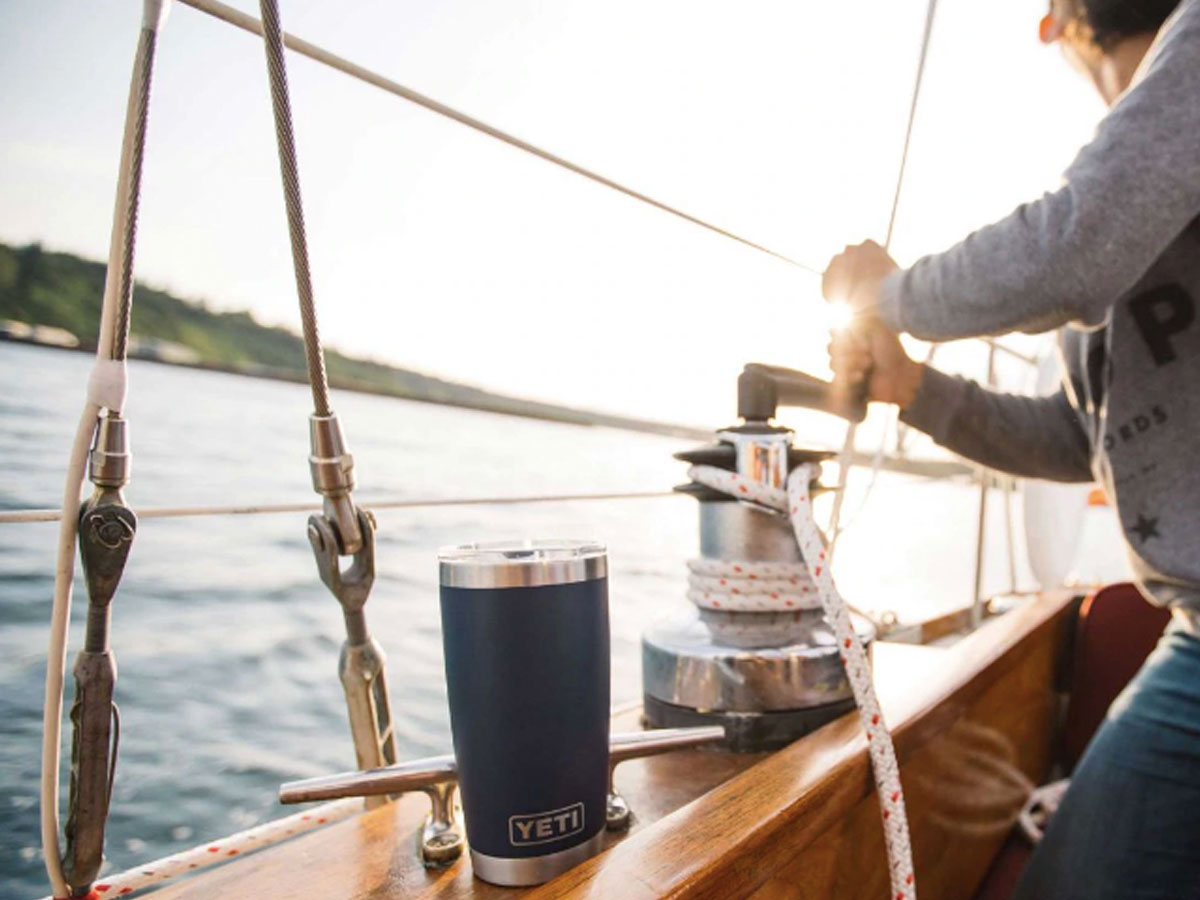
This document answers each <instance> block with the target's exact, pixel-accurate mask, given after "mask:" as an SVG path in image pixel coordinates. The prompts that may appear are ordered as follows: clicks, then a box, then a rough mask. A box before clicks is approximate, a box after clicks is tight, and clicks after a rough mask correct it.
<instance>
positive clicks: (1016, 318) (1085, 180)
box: [877, 0, 1200, 340]
mask: <svg viewBox="0 0 1200 900" xmlns="http://www.w3.org/2000/svg"><path fill="white" fill-rule="evenodd" d="M1065 177H1066V183H1065V184H1064V185H1063V187H1062V188H1060V189H1059V190H1058V191H1055V192H1054V193H1050V194H1046V195H1045V196H1044V197H1042V198H1041V199H1040V200H1037V201H1034V202H1032V203H1027V204H1025V205H1023V206H1021V207H1019V208H1018V209H1017V210H1016V211H1015V212H1014V213H1013V214H1012V215H1010V216H1008V217H1007V218H1006V219H1003V220H1001V221H999V222H997V223H995V224H994V225H990V226H988V227H986V228H983V229H981V230H979V231H977V232H975V233H974V234H972V235H971V236H970V237H968V238H967V239H966V240H965V241H963V242H962V243H960V244H958V245H957V246H955V247H953V248H951V249H950V250H948V251H947V252H945V253H941V254H937V255H935V256H927V257H925V258H924V259H922V260H920V261H918V262H917V263H916V265H914V266H913V267H912V268H911V269H908V270H906V271H897V272H895V273H893V274H891V275H889V276H888V277H887V278H886V279H884V281H883V282H882V284H881V285H880V289H879V294H878V297H877V303H878V308H877V312H878V315H879V317H880V318H881V319H882V320H883V321H884V322H885V323H886V324H887V325H889V326H890V327H891V328H893V329H895V330H897V331H906V332H908V333H910V334H913V335H915V336H916V337H920V338H924V339H926V340H951V339H954V338H961V337H971V336H976V335H981V334H999V333H1003V332H1007V331H1013V330H1023V331H1045V330H1048V329H1050V328H1053V327H1057V326H1059V325H1063V324H1066V323H1068V322H1081V323H1084V324H1088V325H1095V324H1099V323H1100V322H1102V321H1103V320H1104V317H1105V315H1106V314H1107V312H1108V309H1109V307H1110V306H1111V305H1112V304H1113V303H1114V302H1116V300H1117V299H1118V298H1119V297H1120V296H1121V295H1122V294H1124V293H1125V292H1126V291H1128V290H1129V289H1130V288H1132V287H1133V286H1134V284H1135V283H1136V282H1137V280H1138V279H1139V278H1140V277H1141V276H1142V275H1143V274H1144V273H1145V272H1146V270H1147V269H1149V268H1150V266H1151V264H1153V262H1154V261H1155V260H1156V259H1157V258H1158V257H1159V255H1161V254H1162V252H1163V251H1164V250H1165V249H1166V248H1167V247H1168V246H1169V245H1170V244H1171V242H1172V241H1174V240H1175V238H1176V237H1177V236H1178V235H1179V234H1180V233H1181V232H1182V231H1183V230H1184V228H1185V227H1186V226H1187V225H1188V224H1189V223H1190V222H1191V221H1192V220H1193V219H1195V218H1196V217H1197V215H1200V0H1183V3H1182V4H1181V6H1180V8H1179V10H1178V11H1177V14H1176V16H1175V18H1173V19H1172V20H1170V21H1168V23H1167V25H1166V26H1164V30H1163V32H1162V34H1161V35H1160V37H1159V40H1158V41H1157V42H1156V44H1155V45H1154V46H1153V47H1152V48H1151V50H1150V53H1149V55H1148V56H1147V59H1146V61H1145V62H1144V63H1143V68H1142V71H1141V74H1140V76H1139V77H1138V78H1136V79H1135V81H1134V84H1133V86H1132V87H1131V88H1130V89H1129V91H1128V92H1127V93H1126V94H1125V95H1124V96H1123V97H1122V98H1121V99H1120V100H1119V101H1118V102H1117V104H1116V105H1115V106H1114V107H1113V108H1112V110H1111V111H1110V112H1109V114H1108V115H1107V116H1106V117H1105V119H1104V121H1103V122H1101V124H1100V127H1099V129H1098V130H1097V133H1096V136H1095V139H1094V140H1093V141H1092V142H1091V143H1090V144H1089V145H1088V146H1087V147H1085V148H1084V149H1083V150H1081V151H1080V153H1079V156H1078V157H1077V158H1076V159H1075V161H1074V162H1073V163H1072V164H1071V167H1070V168H1069V169H1068V170H1067V172H1066V176H1065Z"/></svg>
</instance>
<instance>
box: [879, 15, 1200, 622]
mask: <svg viewBox="0 0 1200 900" xmlns="http://www.w3.org/2000/svg"><path fill="white" fill-rule="evenodd" d="M1198 217H1200V0H1183V2H1182V3H1181V4H1180V7H1179V9H1178V10H1177V11H1176V13H1175V15H1174V16H1173V17H1172V18H1171V19H1170V20H1169V21H1168V22H1167V23H1166V24H1165V25H1164V26H1163V29H1162V31H1161V32H1160V34H1159V36H1158V39H1157V41H1156V42H1155V44H1154V46H1153V47H1152V48H1151V51H1150V53H1149V54H1148V56H1147V58H1146V61H1145V62H1144V63H1143V64H1142V66H1141V68H1140V69H1139V70H1138V73H1137V75H1136V76H1135V78H1134V81H1133V84H1132V85H1131V86H1130V88H1129V90H1128V91H1126V93H1125V94H1124V95H1123V96H1122V97H1121V98H1120V100H1119V101H1118V102H1117V103H1116V104H1115V105H1114V106H1113V108H1112V109H1111V110H1110V111H1109V113H1108V115H1107V116H1106V117H1105V119H1104V121H1103V122H1102V123H1101V124H1100V126H1099V128H1098V130H1097V132H1096V136H1095V139H1094V140H1093V141H1092V142H1091V143H1090V144H1089V145H1088V146H1087V147H1085V148H1084V149H1083V150H1082V151H1080V153H1079V156H1078V157H1077V158H1076V159H1075V161H1074V162H1073V163H1072V164H1071V166H1070V168H1069V169H1068V170H1067V172H1066V176H1065V183H1064V184H1063V186H1062V187H1061V188H1060V189H1059V190H1057V191H1055V192H1054V193H1049V194H1046V195H1045V196H1043V197H1042V198H1041V199H1040V200H1037V201H1035V202H1032V203H1027V204H1025V205H1023V206H1021V207H1019V208H1018V209H1017V210H1016V211H1015V212H1014V213H1012V215H1010V216H1008V217H1007V218H1006V219H1003V220H1002V221H1000V222H997V223H995V224H994V225H990V226H988V227H986V228H983V229H981V230H980V231H978V232H976V233H974V234H972V235H971V236H970V237H968V238H967V239H966V240H965V241H963V242H962V243H960V244H958V245H957V246H955V247H953V248H951V249H950V250H949V251H947V252H946V253H942V254H939V255H936V256H929V257H926V258H924V259H922V260H920V261H919V262H918V263H917V264H916V265H914V266H913V267H912V268H911V269H908V270H907V271H903V272H897V273H895V274H894V275H892V276H890V277H889V278H888V279H887V280H886V281H885V282H884V285H883V289H882V292H881V300H880V309H879V314H880V316H881V317H882V319H883V320H884V321H885V322H886V323H887V324H888V325H890V326H891V327H893V328H895V329H896V330H898V331H907V332H909V333H910V334H913V335H915V336H916V337H919V338H924V339H927V340H950V339H953V338H961V337H968V336H976V335H983V334H1000V333H1003V332H1008V331H1013V330H1021V331H1027V332H1038V331H1045V330H1048V329H1050V328H1058V329H1059V332H1058V335H1059V349H1060V351H1061V354H1062V360H1063V364H1064V377H1063V380H1062V385H1061V387H1060V389H1059V390H1058V392H1057V393H1055V394H1053V395H1051V396H1048V397H1022V396H1017V395H1010V394H1000V393H996V392H991V391H986V390H983V389H982V388H980V387H979V386H978V385H976V384H974V383H973V382H969V381H966V380H964V379H961V378H953V377H950V376H947V375H944V374H942V373H940V372H937V371H935V370H932V369H926V372H925V377H924V380H923V382H922V385H921V388H920V390H919V391H918V393H917V396H916V398H915V399H914V401H913V402H912V403H911V404H910V405H909V406H908V408H907V409H906V410H905V411H904V413H903V414H902V418H903V420H904V421H906V422H907V423H908V424H910V425H912V426H913V427H916V428H918V429H920V430H922V431H925V432H927V433H928V434H930V435H931V436H932V437H933V438H934V440H936V441H937V442H938V443H939V444H941V445H943V446H945V447H947V448H949V449H951V450H953V451H955V452H957V453H959V454H961V455H963V456H966V457H968V458H970V459H973V460H975V461H977V462H979V463H982V464H983V465H986V466H990V467H992V468H995V469H1000V470H1002V471H1005V472H1010V473H1013V474H1015V475H1020V476H1025V477H1029V478H1048V479H1053V480H1057V481H1090V480H1093V479H1098V480H1100V481H1101V483H1103V484H1104V486H1105V488H1106V489H1107V491H1108V495H1109V498H1110V500H1111V501H1112V502H1113V504H1114V505H1115V507H1116V511H1117V514H1118V516H1119V517H1120V521H1121V525H1122V528H1123V530H1124V533H1125V537H1126V543H1127V545H1128V549H1129V551H1130V554H1129V555H1130V559H1131V561H1132V564H1133V569H1134V574H1135V577H1136V578H1137V580H1138V583H1139V585H1140V586H1141V587H1142V589H1143V591H1144V592H1145V593H1146V594H1147V596H1149V597H1150V598H1151V599H1152V600H1154V601H1155V602H1158V603H1162V604H1169V605H1186V606H1189V607H1192V608H1193V609H1198V610H1200V319H1198V317H1197V302H1198V298H1200V218H1198ZM1193 454H1196V457H1195V458H1193Z"/></svg>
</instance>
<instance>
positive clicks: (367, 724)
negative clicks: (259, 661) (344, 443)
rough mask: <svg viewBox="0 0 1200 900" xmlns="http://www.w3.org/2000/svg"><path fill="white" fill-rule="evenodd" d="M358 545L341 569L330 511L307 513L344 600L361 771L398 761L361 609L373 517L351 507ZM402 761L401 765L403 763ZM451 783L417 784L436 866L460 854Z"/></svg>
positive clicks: (428, 860)
mask: <svg viewBox="0 0 1200 900" xmlns="http://www.w3.org/2000/svg"><path fill="white" fill-rule="evenodd" d="M354 512H355V519H356V525H357V530H358V532H359V534H360V536H361V537H360V545H359V549H358V550H357V552H355V553H354V554H352V556H351V560H350V565H349V566H347V567H346V568H345V569H343V568H342V562H341V558H340V557H341V554H340V553H339V552H338V551H339V547H338V539H337V538H338V535H337V531H336V530H335V526H334V524H333V523H332V522H331V521H330V519H329V517H328V516H324V515H320V516H310V517H309V520H308V541H309V543H310V544H311V545H312V548H313V555H314V556H315V557H316V560H317V570H318V571H319V572H320V574H321V581H323V582H324V583H325V586H326V587H328V588H329V591H330V593H332V594H333V596H334V597H335V598H336V599H337V601H338V603H340V604H341V605H342V615H343V616H344V618H345V620H346V642H345V643H344V644H343V645H342V653H341V658H340V659H339V661H338V678H339V679H340V680H341V682H342V689H343V690H344V691H345V693H346V707H347V709H348V710H349V713H350V733H351V735H352V736H353V738H354V754H355V758H356V761H357V763H358V768H359V769H360V770H373V769H381V768H385V767H389V766H394V765H395V764H396V759H397V757H398V755H399V754H398V752H397V749H396V731H395V728H394V726H393V724H392V710H391V703H390V702H389V698H388V688H387V676H386V659H387V658H386V656H385V655H384V652H383V648H382V647H380V646H379V642H378V641H376V640H375V639H374V638H373V637H372V636H371V635H370V633H369V632H368V631H367V620H366V616H365V615H364V613H363V607H364V606H365V605H366V602H367V597H368V596H369V595H370V593H371V587H372V585H373V584H374V582H375V519H374V517H373V516H372V515H371V513H370V512H368V511H366V510H363V509H358V508H357V507H355V508H354ZM401 765H404V764H401ZM454 787H455V786H454V784H453V783H452V782H450V783H447V782H445V781H437V780H435V781H433V782H430V783H428V784H423V785H421V788H420V789H421V790H423V791H425V793H426V794H428V795H429V800H430V804H431V807H432V809H431V813H430V816H429V818H428V819H427V820H426V822H425V826H424V828H423V829H422V831H421V836H420V841H421V859H422V860H423V862H424V863H425V865H427V866H429V867H431V868H437V867H441V866H445V865H449V864H450V863H452V862H454V860H456V859H458V857H459V856H460V855H462V849H463V838H462V832H461V830H460V829H459V827H458V824H457V823H456V821H455V816H454ZM395 793H397V792H395V791H388V792H384V793H382V794H376V795H372V796H371V797H368V798H367V801H366V803H367V806H368V807H373V806H379V805H381V804H383V803H386V802H387V795H388V794H395Z"/></svg>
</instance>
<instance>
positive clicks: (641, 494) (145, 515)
mask: <svg viewBox="0 0 1200 900" xmlns="http://www.w3.org/2000/svg"><path fill="white" fill-rule="evenodd" d="M679 496H682V495H681V494H677V493H675V492H674V491H623V492H618V493H610V494H604V493H598V494H530V495H526V496H517V497H458V498H451V499H445V500H441V499H432V498H430V499H417V500H388V499H382V500H364V501H362V502H361V503H360V505H361V506H362V508H363V509H370V510H377V509H435V508H438V507H445V506H504V505H515V504H524V503H568V502H575V501H591V500H653V499H661V498H664V497H679ZM320 511H321V506H320V504H315V503H262V504H255V505H249V506H151V507H139V508H138V520H139V521H140V520H142V519H181V518H190V517H197V516H256V515H264V514H273V513H311V512H320ZM61 517H62V512H61V511H60V510H57V509H16V510H9V511H6V512H0V525H15V524H23V523H29V522H57V521H58V520H59V519H60V518H61Z"/></svg>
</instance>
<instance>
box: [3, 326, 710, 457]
mask: <svg viewBox="0 0 1200 900" xmlns="http://www.w3.org/2000/svg"><path fill="white" fill-rule="evenodd" d="M0 341H7V342H9V343H14V344H23V345H25V346H29V347H42V348H45V349H48V350H65V351H69V352H73V353H95V347H94V346H88V345H87V344H85V343H79V344H78V345H76V346H73V347H71V346H64V345H63V344H58V343H50V342H46V341H40V340H37V339H36V338H33V337H16V336H13V335H10V334H4V333H3V332H0ZM131 358H133V359H137V360H139V361H141V362H151V363H158V364H159V365H164V366H173V367H175V368H183V369H197V370H200V371H205V372H222V373H224V374H226V375H241V376H243V377H246V378H261V379H264V380H267V381H283V382H288V383H291V384H305V385H307V384H308V380H307V378H306V377H305V376H304V375H302V374H299V373H296V372H292V371H288V370H282V369H269V368H265V367H264V368H259V369H248V368H245V367H242V366H237V365H225V364H221V363H214V362H209V361H204V360H201V361H197V362H185V361H178V360H169V359H162V358H159V357H156V356H153V355H149V354H137V355H135V356H131ZM330 386H331V387H333V388H335V389H337V390H342V391H352V392H354V393H356V394H372V395H374V396H377V397H393V398H396V399H399V400H413V401H415V402H417V403H432V404H436V405H438V406H449V407H452V408H458V409H473V410H476V411H479V412H491V413H498V414H500V415H506V416H518V417H520V418H526V419H538V420H540V421H544V422H558V423H560V424H565V425H584V426H589V427H603V428H616V429H619V430H622V431H634V432H640V433H643V434H657V435H662V436H664V437H677V438H686V439H688V440H697V441H704V440H711V439H712V436H713V432H711V431H708V430H706V429H703V428H698V427H694V426H690V425H678V424H673V423H669V422H654V421H650V420H647V419H636V418H633V417H629V416H617V415H612V414H609V413H600V412H593V411H591V410H584V409H574V408H572V407H568V406H557V405H555V404H552V403H542V402H539V401H536V400H525V399H522V398H520V397H509V396H506V395H504V394H493V393H491V392H489V391H484V390H482V389H480V388H469V387H466V386H463V385H454V386H455V387H459V388H462V389H463V390H465V391H469V392H471V393H472V394H474V395H476V396H472V397H449V398H447V397H433V396H430V395H429V394H423V393H422V392H421V391H419V390H410V391H406V390H404V389H402V388H388V387H382V386H379V385H372V384H364V383H356V382H355V381H354V380H353V379H347V378H337V377H333V378H330Z"/></svg>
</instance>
